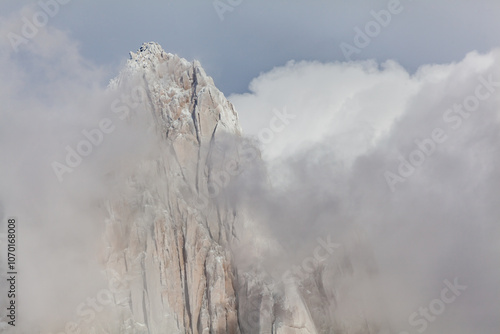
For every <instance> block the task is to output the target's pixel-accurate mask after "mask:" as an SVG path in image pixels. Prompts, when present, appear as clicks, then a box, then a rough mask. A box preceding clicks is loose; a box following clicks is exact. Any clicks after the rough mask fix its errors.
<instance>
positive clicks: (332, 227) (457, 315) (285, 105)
mask: <svg viewBox="0 0 500 334" xmlns="http://www.w3.org/2000/svg"><path fill="white" fill-rule="evenodd" d="M499 64H500V51H499V50H498V49H497V50H493V51H491V52H490V53H487V54H478V53H476V52H471V53H469V54H468V55H467V56H466V57H465V58H464V59H463V60H462V61H460V62H457V63H451V64H444V65H427V66H423V67H421V68H420V69H419V70H418V71H417V72H416V73H415V74H413V75H410V74H409V73H407V71H405V70H404V69H403V68H402V67H400V66H399V65H397V63H395V62H392V61H388V62H386V63H383V64H380V65H378V64H376V63H374V62H370V61H367V62H351V63H317V62H300V63H293V62H291V63H288V64H287V65H286V66H283V67H278V68H275V69H273V70H272V71H270V72H268V73H264V74H262V75H260V76H259V77H258V78H256V79H254V80H253V81H252V82H251V84H250V87H249V90H250V93H249V94H243V95H232V96H230V100H231V101H232V102H233V103H234V104H235V106H236V107H237V110H238V111H239V113H240V119H241V121H242V127H243V128H244V129H245V130H246V131H247V134H250V135H252V136H255V137H257V138H260V141H261V147H262V148H263V151H264V158H265V159H266V160H267V164H268V166H269V169H270V171H271V176H270V179H268V178H269V176H267V177H266V179H264V180H262V188H261V190H260V191H256V190H255V189H256V187H255V180H252V181H254V182H251V183H250V182H247V183H242V185H245V184H251V185H252V186H251V187H249V190H248V192H247V194H248V196H247V197H245V196H243V198H244V200H243V201H242V203H244V204H242V205H243V206H248V207H249V208H250V210H251V211H250V212H252V216H253V217H258V220H260V221H261V223H262V224H264V225H265V226H267V227H268V228H270V229H271V231H272V234H273V235H274V237H275V238H276V240H279V242H280V243H281V245H283V247H284V248H285V250H286V252H285V253H287V254H289V255H290V256H285V257H284V258H282V259H281V260H279V261H285V262H287V263H292V264H293V263H297V262H299V263H300V259H301V255H298V254H302V256H307V254H308V253H307V252H308V249H309V253H311V252H312V251H313V249H314V242H315V240H316V238H317V237H318V236H326V235H332V238H333V239H334V240H336V241H338V242H342V240H344V238H343V236H344V234H345V231H354V230H357V229H361V230H362V231H364V233H366V235H367V238H368V240H369V244H371V246H370V248H372V251H373V256H374V258H375V259H376V262H377V266H378V270H379V271H378V278H379V284H380V291H379V292H380V295H381V296H382V297H381V298H380V299H376V300H374V299H370V298H368V301H366V302H367V303H368V304H370V305H365V306H366V307H367V309H371V310H374V309H375V310H379V309H380V308H381V307H382V308H384V309H385V310H386V312H385V313H386V316H387V317H388V319H390V322H391V323H392V324H393V329H394V332H395V333H399V331H407V332H409V333H415V332H419V331H420V330H422V331H423V330H424V327H425V332H426V333H464V334H465V333H470V332H473V331H479V332H481V333H495V332H496V331H498V328H499V326H500V324H499V323H498V320H497V316H496V314H498V311H499V304H498V300H499V297H500V288H499V287H498V284H497V282H498V279H499V278H500V271H499V270H498V266H497V265H496V263H497V262H498V257H499V255H500V254H499V251H500V247H499V243H498V240H499V239H498V238H499V229H498V224H497V220H498V217H499V210H498V201H499V199H500V191H499V190H498V187H497V182H498V180H499V178H500V174H499V172H498V168H497V166H498V164H499V158H500V155H499V154H498V153H499V151H500V141H499V133H500V127H499V125H500V124H499V116H500V114H499V110H500V72H499V71H498V68H499ZM284 109H286V111H287V112H288V113H289V114H290V115H293V118H292V116H290V122H289V124H287V125H286V126H283V127H282V128H280V129H279V131H275V132H274V133H273V137H272V140H268V139H267V138H270V137H269V136H267V135H265V133H267V132H268V131H267V130H263V129H270V128H271V123H272V122H271V120H272V118H273V117H274V115H275V114H276V112H277V110H284ZM253 177H254V176H253ZM269 183H271V185H272V186H271V187H269V186H268V185H269ZM262 189H263V190H262ZM238 191H239V192H240V193H244V192H245V190H244V188H240V189H239V190H238ZM250 198H252V200H251V201H249V199H250ZM255 198H261V200H258V199H255ZM245 203H251V204H245ZM278 258H279V257H278ZM287 265H290V264H287ZM272 267H276V264H273V266H272ZM455 278H456V279H457V284H458V285H461V286H462V285H463V286H467V288H466V289H465V291H464V292H463V293H461V291H459V292H460V297H457V299H456V300H455V301H454V302H453V303H451V304H446V306H445V308H446V309H445V311H442V310H441V309H440V306H441V304H442V303H444V302H439V301H436V299H438V300H441V297H440V293H441V292H442V290H443V289H445V288H446V284H445V283H444V281H445V280H449V282H452V283H453V280H454V279H455ZM353 286H354V287H353V288H352V289H353V290H356V291H363V284H361V282H360V284H356V283H355V284H354V285H353ZM444 304H445V303H444ZM425 309H427V312H431V313H430V315H429V316H428V317H429V319H427V318H426V316H427V315H426V314H425V312H426V310H425ZM429 310H431V311H429ZM432 310H433V311H435V312H437V313H439V315H436V314H435V313H432ZM415 312H416V313H415ZM441 312H442V313H441Z"/></svg>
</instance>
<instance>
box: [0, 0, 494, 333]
mask: <svg viewBox="0 0 500 334" xmlns="http://www.w3.org/2000/svg"><path fill="white" fill-rule="evenodd" d="M43 1H50V0H42V2H43ZM58 1H61V2H63V1H62V0H58ZM394 1H395V0H392V1H389V0H387V1H386V0H384V1H378V0H377V1H355V0H335V1H326V0H323V1H320V0H305V1H298V0H297V1H278V0H243V1H238V0H231V2H232V3H238V2H241V4H239V5H235V6H233V7H226V9H227V8H230V10H227V11H225V12H221V10H223V9H221V8H222V7H219V12H218V11H217V9H216V8H215V7H214V3H213V2H212V1H211V0H207V1H196V2H195V1H184V0H176V1H142V2H139V1H122V0H115V1H96V0H88V1H84V0H71V1H69V2H68V3H67V4H65V5H61V6H60V8H59V11H58V13H57V14H56V15H54V17H51V18H50V19H49V22H48V24H47V26H46V27H45V28H44V29H43V30H42V29H41V30H40V32H39V33H38V34H36V36H34V37H33V38H31V37H30V38H29V39H28V40H27V43H26V44H22V45H20V46H19V48H20V49H22V51H20V52H16V51H15V48H13V47H12V43H11V42H12V41H11V40H9V36H12V35H9V34H12V33H16V34H21V30H22V29H23V25H24V24H25V21H24V20H25V19H24V18H28V20H29V21H32V17H33V15H34V14H36V13H37V12H40V10H41V9H40V5H39V4H37V2H35V1H24V0H16V1H2V2H1V3H0V37H1V39H0V101H1V102H2V103H1V104H0V152H1V153H2V154H1V155H0V176H1V178H0V202H1V203H2V206H3V207H0V217H1V216H3V214H4V212H2V211H1V210H2V209H3V210H4V211H5V214H7V215H10V214H15V215H18V216H19V217H20V218H21V219H22V221H23V222H24V228H25V230H24V231H23V238H25V239H24V240H26V241H25V245H28V244H29V245H30V247H26V248H25V249H24V252H26V253H25V254H22V255H23V256H24V259H29V261H31V262H32V265H30V266H26V267H25V268H26V269H25V273H26V274H25V275H24V276H23V279H26V280H27V281H26V284H24V290H23V291H24V293H25V296H38V298H35V297H34V298H33V299H37V300H36V301H33V300H30V302H29V303H28V302H27V303H25V305H29V308H30V310H32V311H33V314H35V315H37V316H38V317H40V318H41V319H44V318H46V317H45V316H42V315H41V314H40V313H39V310H46V311H47V312H50V313H54V308H53V307H56V306H57V304H58V300H57V299H53V298H52V291H54V290H58V291H66V290H67V291H71V294H72V295H71V297H73V299H72V300H74V301H75V303H76V304H78V302H79V301H81V300H82V299H84V298H85V297H86V296H88V295H92V294H95V292H94V291H95V289H96V286H98V283H97V282H94V283H93V284H90V283H89V284H88V285H89V286H87V287H83V289H84V290H82V291H81V292H80V291H78V292H75V291H72V290H75V289H74V284H73V282H74V281H78V280H80V279H81V277H83V276H82V275H88V276H91V275H90V274H89V272H90V271H89V270H88V269H87V267H86V266H84V265H78V266H77V265H76V264H75V263H78V264H81V263H84V264H85V263H86V262H85V261H89V260H88V258H89V256H88V254H93V253H92V252H93V250H94V248H95V244H96V243H98V241H96V240H99V238H100V234H99V231H100V228H101V226H100V225H99V224H100V223H101V221H102V218H103V217H102V216H101V214H102V213H101V212H100V211H99V212H95V203H99V202H101V201H103V200H104V199H105V198H107V197H106V196H109V195H110V193H112V192H113V190H112V189H111V190H110V189H107V186H106V183H105V180H106V179H107V174H106V172H107V171H109V170H115V169H119V168H122V167H123V166H122V165H123V163H122V161H124V160H123V159H128V160H126V161H138V160H139V159H141V158H143V154H144V152H143V151H142V150H143V149H144V147H146V148H149V147H150V146H151V145H149V141H148V140H147V138H146V139H144V138H143V137H144V136H143V133H144V131H142V130H144V129H142V128H140V127H139V126H136V124H131V125H125V124H122V123H119V122H118V123H116V127H117V130H116V131H115V132H114V133H113V135H112V136H109V137H106V142H105V144H103V145H102V146H100V147H98V148H97V147H96V149H95V154H93V155H92V156H89V157H88V159H87V160H86V161H85V162H84V163H83V164H82V167H79V168H78V170H75V172H74V173H72V174H71V178H68V181H65V182H62V183H60V182H59V181H58V180H57V177H56V176H55V175H54V171H53V170H52V167H51V163H52V162H53V161H55V160H61V159H63V157H64V154H65V152H66V151H65V147H67V146H68V145H70V146H71V145H73V146H74V145H75V143H77V142H78V141H79V140H81V138H82V130H84V129H90V128H93V127H95V126H96V124H98V123H99V120H100V119H102V118H103V116H104V115H108V114H109V111H110V110H109V109H110V108H109V106H110V101H112V97H110V96H108V93H109V92H108V91H106V84H107V82H108V81H109V80H110V79H111V78H113V77H115V76H116V75H117V74H118V72H119V70H120V68H121V67H122V66H123V64H124V61H125V60H126V59H127V58H128V52H129V51H135V50H137V49H138V48H139V47H140V46H141V44H142V43H144V42H148V41H156V42H158V43H160V44H161V45H162V46H163V48H164V49H165V50H166V51H167V52H171V53H176V54H178V55H180V56H181V57H184V58H187V59H188V60H193V59H198V60H200V61H201V63H202V65H203V67H204V68H205V70H206V72H207V74H208V75H210V76H212V77H213V78H214V81H215V84H216V85H217V87H218V88H219V89H220V90H221V91H222V92H223V93H224V94H225V95H226V96H227V97H228V98H229V100H230V101H232V102H233V103H234V105H235V106H236V108H237V110H238V113H239V115H240V121H241V126H242V128H243V131H244V133H245V134H250V135H254V136H257V137H258V138H259V139H261V148H262V150H263V157H264V160H265V161H266V163H268V164H267V165H266V167H267V168H268V170H269V175H270V177H269V179H268V175H264V177H263V180H264V181H265V182H264V181H263V183H266V182H268V181H269V180H271V182H275V183H274V184H275V185H276V184H277V185H279V186H282V187H279V186H278V187H276V189H275V190H276V194H275V193H272V192H271V193H270V194H269V193H261V194H260V197H261V198H262V200H261V201H260V202H258V203H257V204H258V205H256V207H255V208H254V207H252V208H250V209H252V210H254V211H253V212H255V215H256V216H258V215H260V216H262V217H270V218H269V219H267V223H268V224H269V226H268V227H269V230H271V231H272V232H273V233H275V234H276V236H277V239H279V238H280V235H281V236H283V235H285V234H283V233H281V232H282V231H283V230H285V229H286V232H287V234H286V236H287V238H288V239H287V240H286V242H284V243H285V244H286V243H288V244H291V245H292V246H293V247H291V249H292V250H293V249H294V247H295V248H298V245H301V244H302V243H304V244H305V245H306V246H305V247H306V248H307V246H308V245H310V244H307V243H306V242H305V240H306V239H307V238H309V239H310V240H313V241H314V240H315V239H316V237H317V236H318V235H324V234H325V233H330V232H332V231H333V232H332V234H333V233H335V232H336V231H337V230H336V229H335V224H337V225H336V226H337V227H338V226H340V225H342V224H344V223H345V224H347V223H349V224H350V223H351V222H352V223H353V224H357V225H359V226H361V227H363V228H365V229H366V230H367V231H368V233H369V237H370V238H371V240H372V243H373V248H374V252H375V254H376V257H377V261H378V264H379V266H380V277H381V278H382V279H384V284H385V286H384V290H383V291H382V290H381V293H383V294H384V295H385V296H386V297H387V299H389V302H390V303H391V305H392V308H389V312H390V313H392V315H393V319H391V320H393V321H394V322H395V323H397V324H398V326H399V327H398V326H397V327H396V328H399V329H401V330H404V329H408V327H409V324H408V321H407V319H408V315H409V314H411V312H413V311H415V310H417V309H418V307H419V306H422V305H423V306H425V305H429V302H430V301H432V300H434V298H438V297H439V292H440V290H441V289H442V284H443V281H444V280H446V279H448V280H453V279H454V278H456V277H457V278H459V281H460V282H461V283H462V284H464V285H467V286H468V287H469V288H468V290H467V291H466V292H464V294H463V296H462V297H461V298H460V299H459V302H457V303H454V304H453V307H451V306H450V308H449V310H450V311H449V312H448V309H447V313H446V314H445V315H443V317H442V318H439V321H436V322H435V323H434V324H433V327H431V328H430V329H429V330H428V331H427V332H426V333H427V334H435V333H437V334H443V333H446V334H451V333H459V334H470V333H481V334H483V333H487V334H497V333H498V329H499V328H500V323H499V322H500V320H499V318H498V314H499V311H500V304H499V302H498V301H499V300H500V288H499V285H498V282H500V269H499V267H498V259H499V258H500V247H499V243H498V240H500V229H499V227H498V218H499V217H500V212H499V208H500V205H499V204H500V188H499V187H498V184H499V180H500V173H499V170H498V166H499V164H500V155H499V152H500V140H499V135H498V134H499V133H500V122H499V120H500V116H499V114H498V111H499V110H500V89H499V88H498V87H500V71H499V69H500V49H499V47H500V34H499V33H498V32H499V31H500V29H499V28H500V19H499V18H500V1H498V0H491V1H489V0H483V1H469V0H453V1H452V0H420V1H418V0H413V1H410V0H401V1H400V5H399V6H396V7H395V6H394V5H391V4H393V3H394ZM220 3H222V4H224V3H229V0H222V2H220ZM220 3H219V5H220ZM226 6H227V5H226ZM391 11H392V12H393V13H392V14H391V18H390V20H389V18H388V17H387V15H385V14H384V13H390V12H391ZM374 13H375V14H374ZM384 15H385V16H384ZM374 16H378V20H382V23H380V24H377V23H375V22H376V18H375V17H374ZM377 27H378V28H377ZM367 29H368V30H367ZM369 29H376V31H373V30H371V31H370V30H369ZM377 29H378V30H377ZM359 31H361V34H362V35H363V36H364V37H363V36H361V35H360V33H359ZM368 35H371V37H370V36H368ZM366 36H368V37H369V39H367V38H368V37H366ZM341 46H344V48H348V49H345V50H351V51H352V50H354V48H356V51H355V52H354V53H352V52H351V53H352V54H350V55H349V58H351V60H352V62H348V59H346V56H345V54H344V53H345V52H343V51H342V49H341ZM346 52H347V53H349V51H346ZM372 59H373V61H372ZM96 83H98V84H96ZM478 87H479V88H478ZM457 105H458V106H459V107H460V106H461V108H462V109H456V106H457ZM287 113H288V114H287ZM284 114H287V115H289V116H287V117H288V118H285V121H283V119H284V118H283V115H284ZM277 115H281V116H280V117H279V118H280V119H281V121H282V122H283V123H284V125H286V126H281V125H283V124H281V123H276V122H274V123H273V121H272V120H273V118H275V117H278V116H277ZM106 117H107V116H106ZM119 124H121V125H119ZM273 124H274V126H277V125H279V128H275V129H278V130H277V131H274V130H273V133H272V140H271V141H270V142H268V143H266V142H265V141H266V140H262V139H265V138H264V137H263V136H262V134H263V132H262V131H263V130H265V129H268V130H267V132H268V133H269V129H270V128H271V127H272V126H273ZM436 131H437V132H436ZM259 136H260V137H259ZM108 138H109V140H108ZM422 143H426V144H422ZM422 145H423V146H422ZM61 161H62V160H61ZM276 171H277V172H276ZM283 175H285V176H286V177H283ZM257 181H259V180H251V182H249V183H251V185H252V186H254V184H258V182H257ZM280 182H281V183H280ZM241 188H242V189H238V191H242V192H244V191H245V190H246V189H244V188H245V187H244V185H243V186H242V187H241ZM251 190H252V189H251ZM290 203H293V205H292V206H290ZM257 210H261V212H258V211H257ZM310 217H316V218H315V219H316V221H315V222H312V221H310V220H309V218H310ZM94 218H95V219H94ZM1 219H3V218H1ZM2 222H4V220H2ZM89 222H93V223H94V224H95V226H94V225H92V223H89ZM313 223H314V224H315V225H314V226H313ZM101 225H102V224H101ZM280 233H281V234H280ZM48 241H50V242H48ZM54 245H56V246H57V247H54ZM31 246H33V247H31ZM61 249H64V250H65V251H64V252H62V251H61ZM94 251H95V250H94ZM307 251H308V250H306V252H307ZM290 253H291V254H292V255H291V257H293V255H294V254H295V253H293V252H290ZM26 261H28V260H26ZM73 265H74V266H75V268H73V269H74V270H69V269H68V270H67V271H66V272H65V273H64V275H67V277H66V276H65V277H64V278H65V279H63V280H59V281H54V280H53V279H52V276H51V273H53V272H58V270H59V269H60V268H61V267H65V268H72V266H73ZM45 268H49V270H47V271H46V273H45V277H46V279H47V282H42V283H40V281H43V280H41V279H40V278H39V273H40V272H42V271H43V270H44V269H45ZM93 269H94V270H96V271H97V272H98V269H96V268H93ZM89 282H90V280H89ZM4 284H5V283H4ZM37 284H38V285H37ZM43 284H46V287H45V288H44V289H41V288H40V286H44V285H43ZM61 284H63V286H61ZM99 284H100V283H99ZM47 294H48V295H47ZM59 297H60V298H63V297H64V298H66V299H71V298H69V295H68V296H59ZM30 298H31V297H30ZM48 303H53V305H51V307H47V305H49V304H48ZM372 306H373V308H380V306H379V304H378V300H377V301H375V303H374V304H373V305H372ZM59 307H60V308H67V309H68V312H72V310H74V308H75V307H74V306H68V307H66V305H64V304H60V305H59ZM26 313H28V312H26ZM1 329H2V328H1V327H0V330H1ZM412 329H414V328H412ZM414 332H415V331H414V330H413V331H412V333H414Z"/></svg>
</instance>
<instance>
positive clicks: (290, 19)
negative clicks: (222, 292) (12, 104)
mask: <svg viewBox="0 0 500 334" xmlns="http://www.w3.org/2000/svg"><path fill="white" fill-rule="evenodd" d="M221 2H222V3H228V1H227V0H222V1H221ZM237 2H238V1H236V0H233V3H237ZM239 2H241V4H240V5H237V6H235V7H234V8H232V9H233V10H232V11H226V12H224V13H223V14H222V17H223V18H224V19H223V20H221V19H220V16H219V15H218V13H217V11H216V10H215V8H214V2H213V1H212V0H205V1H199V0H198V1H194V0H183V1H180V0H174V1H171V0H166V1H164V0H161V1H160V0H155V1H152V0H149V1H132V0H125V1H124V0H110V1H97V0H86V1H83V0H71V1H70V2H69V3H68V4H66V5H64V6H62V8H61V10H60V12H59V13H58V14H57V15H56V16H55V17H54V18H51V20H50V22H49V25H53V26H55V27H57V28H59V29H62V30H66V31H68V32H69V33H70V35H71V36H72V37H73V38H74V39H76V40H77V41H79V42H80V47H81V52H82V54H83V55H84V56H85V57H86V58H87V59H89V60H91V61H93V62H95V63H97V64H100V65H111V68H110V77H113V76H114V70H116V67H115V66H116V65H118V64H119V62H120V60H123V59H124V58H126V57H127V55H128V51H131V50H132V51H135V50H136V49H137V48H139V46H140V45H141V44H142V43H143V42H147V41H156V42H158V43H160V44H161V45H162V46H163V48H164V49H165V50H166V51H168V52H172V53H177V54H179V55H180V56H182V57H184V58H187V59H189V60H192V59H194V58H196V59H199V60H200V61H201V62H202V65H203V66H204V67H205V69H206V71H207V73H208V74H209V75H211V76H212V77H213V78H214V80H215V83H216V84H217V85H218V87H219V88H220V89H221V90H222V91H223V92H224V93H225V94H226V95H230V94H232V93H242V92H246V91H247V88H248V84H249V82H250V81H251V79H252V78H254V77H256V76H258V74H259V73H260V72H267V71H269V70H271V69H272V68H273V67H275V66H281V65H284V64H285V63H286V62H287V61H288V60H297V61H298V60H319V61H322V62H332V61H343V60H345V58H344V55H343V54H342V52H341V49H340V44H341V43H342V42H345V43H349V44H353V38H354V36H355V32H354V28H355V27H356V26H358V27H360V28H361V29H364V26H365V24H366V23H367V22H369V21H371V20H373V17H372V16H371V14H370V11H372V10H374V11H377V12H378V11H380V10H382V9H387V7H388V3H389V2H390V1H389V0H375V1H361V0H354V1H347V0H330V1H327V0H289V1H284V0H242V1H239ZM400 2H401V8H402V11H401V12H400V13H399V14H397V15H392V19H391V22H390V24H388V25H387V27H382V29H381V31H380V33H379V34H378V35H377V36H375V37H374V38H373V39H372V40H371V42H370V43H369V45H368V46H366V47H365V48H363V49H362V50H361V52H360V53H359V54H358V55H355V56H354V57H352V58H353V59H370V58H374V59H376V60H378V61H379V62H381V61H384V60H386V59H395V60H397V61H398V62H399V63H400V64H401V65H403V66H404V67H405V68H407V69H408V70H409V71H411V72H412V71H414V70H415V69H416V68H417V67H418V66H420V65H422V64H429V63H447V62H451V61H458V60H460V59H462V58H463V57H464V55H465V54H466V53H467V52H469V51H472V50H477V51H480V52H488V51H490V50H491V49H492V48H493V47H495V46H498V45H500V35H499V34H498V33H497V32H498V31H500V29H499V28H500V20H498V17H499V14H500V2H498V1H496V0H480V1H467V0H438V1H436V0H420V1H417V0H413V1H412V0H401V1H400ZM34 3H36V1H27V0H21V1H2V3H1V4H0V13H2V16H9V14H12V13H14V12H15V11H17V10H19V8H21V7H22V6H23V5H26V4H34Z"/></svg>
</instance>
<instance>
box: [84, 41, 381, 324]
mask: <svg viewBox="0 0 500 334" xmlns="http://www.w3.org/2000/svg"><path fill="white" fill-rule="evenodd" d="M134 85H135V86H139V87H142V88H141V89H142V91H143V92H144V95H145V100H144V102H143V109H142V110H140V111H141V112H147V113H149V114H151V115H152V122H153V123H154V124H155V125H154V131H155V133H157V135H158V137H159V138H160V139H159V143H158V150H157V152H158V154H157V155H155V156H152V157H150V158H149V159H145V160H144V161H138V162H136V165H134V166H135V167H133V171H132V173H131V175H132V176H130V177H129V178H128V181H127V184H126V187H125V188H126V189H125V190H124V191H123V193H122V197H121V199H120V200H114V201H110V202H109V203H107V209H108V212H109V219H108V220H107V222H106V229H107V230H106V236H105V239H106V243H107V245H108V247H107V248H106V249H107V250H106V254H105V255H104V261H105V265H106V272H107V275H108V277H109V280H110V281H115V282H118V281H119V282H121V283H120V284H119V287H118V288H117V289H116V290H115V291H113V295H114V302H115V303H114V304H113V306H112V307H108V308H107V310H106V311H105V312H102V313H100V314H99V315H98V317H99V318H97V319H95V321H93V323H92V325H91V326H90V327H92V328H93V329H92V330H94V331H95V332H96V333H131V334H137V333H151V334H156V333H168V334H174V333H190V334H198V333H199V334H202V333H204V334H208V333H276V334H295V333H296V334H299V333H303V334H306V333H376V331H375V329H376V326H372V325H368V324H367V322H366V321H361V322H360V321H359V319H356V321H355V322H356V323H361V324H362V325H360V326H358V327H356V326H357V325H353V324H352V323H351V322H350V321H348V322H347V323H346V322H345V321H343V320H342V319H339V317H338V316H337V315H336V312H337V310H339V308H338V305H337V303H339V302H340V301H339V298H340V299H341V298H342V296H343V293H342V291H341V289H342V287H343V285H344V284H346V279H345V278H346V277H350V276H352V275H355V274H356V272H358V271H355V270H354V269H353V266H352V263H350V262H349V261H350V260H348V259H347V260H346V259H345V258H344V257H345V254H344V253H342V252H339V253H338V254H337V255H335V256H336V257H337V258H338V259H339V261H340V260H342V259H343V263H344V264H343V265H342V266H336V267H332V268H329V267H326V268H325V267H322V268H317V270H316V271H315V272H314V273H313V274H312V275H311V276H310V277H308V278H305V279H303V280H301V281H300V282H295V281H291V282H287V283H284V284H283V283H280V282H276V280H273V278H271V277H270V276H268V275H266V274H265V273H264V272H262V271H258V270H252V271H250V270H248V271H246V272H245V271H244V270H240V269H238V268H237V266H236V263H235V260H234V256H233V254H232V251H231V249H232V246H233V245H234V244H237V243H239V242H240V233H247V234H248V233H255V234H257V233H258V232H257V231H245V230H244V226H247V225H245V222H244V220H245V217H244V215H243V214H240V213H238V210H237V208H236V207H235V206H234V205H233V204H231V202H230V201H227V200H225V201H221V200H218V201H216V200H214V199H213V197H214V195H217V192H218V191H220V190H221V189H220V188H221V187H223V186H224V185H225V184H227V182H228V181H229V180H228V178H230V177H232V176H233V175H237V174H238V166H239V164H240V162H241V161H242V160H243V159H244V156H245V154H247V155H248V152H245V149H244V148H243V149H242V146H241V143H240V142H239V140H240V138H241V129H240V125H239V122H238V115H237V113H236V111H235V110H234V107H233V105H232V104H231V103H229V102H228V101H227V100H226V98H225V97H224V95H223V94H222V93H221V92H220V91H219V90H218V89H217V88H216V87H215V86H214V83H213V81H212V79H211V78H210V77H208V76H207V75H206V74H205V72H204V70H203V69H202V68H201V66H200V64H199V63H198V62H197V61H194V62H192V63H191V62H188V61H186V60H185V59H181V58H179V57H178V56H176V55H172V54H169V53H166V52H164V51H163V50H162V48H161V47H160V46H159V45H158V44H156V43H147V44H144V45H143V46H142V47H141V48H140V49H139V50H138V52H137V53H131V58H130V60H129V61H128V63H127V65H126V68H125V69H124V70H123V71H122V73H121V74H120V75H119V76H118V78H116V79H115V80H113V81H112V83H111V88H112V89H124V88H126V87H133V86H134ZM252 154H253V155H254V157H255V156H258V153H257V152H252ZM249 251H250V250H249ZM338 263H342V261H340V262H338ZM346 268H347V269H346ZM346 270H347V271H350V273H348V274H345V273H344V272H345V271H346ZM353 270H354V274H352V273H353ZM363 270H364V269H360V272H363ZM90 327H89V328H90ZM89 332H90V331H89Z"/></svg>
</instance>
